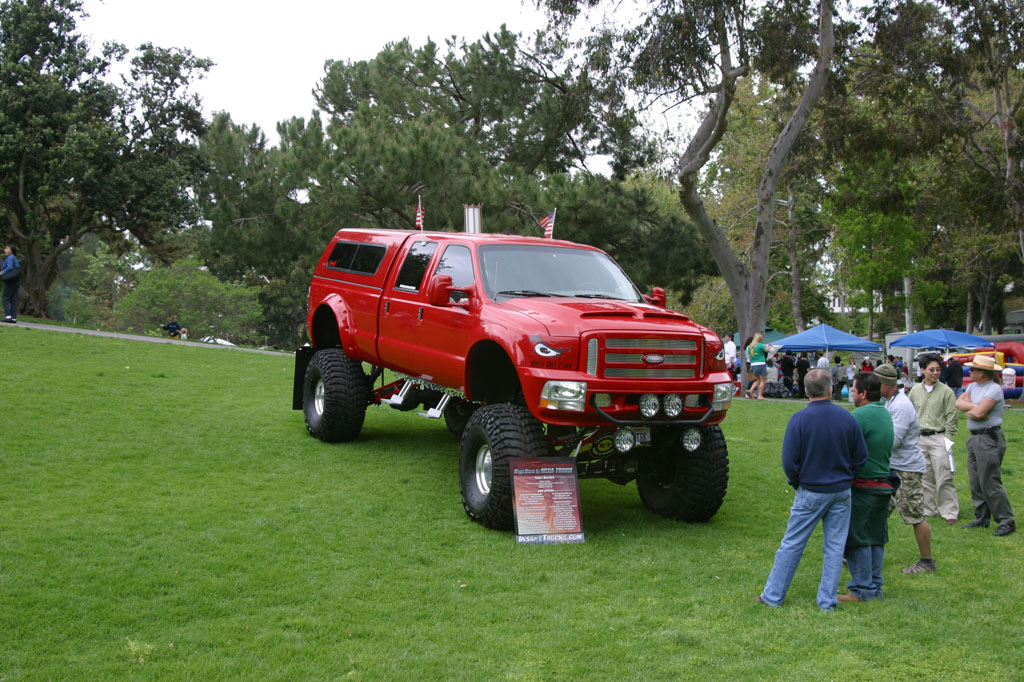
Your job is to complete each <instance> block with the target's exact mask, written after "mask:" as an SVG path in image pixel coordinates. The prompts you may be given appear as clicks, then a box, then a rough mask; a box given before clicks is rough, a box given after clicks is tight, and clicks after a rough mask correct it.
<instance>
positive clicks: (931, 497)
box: [907, 353, 960, 525]
mask: <svg viewBox="0 0 1024 682" xmlns="http://www.w3.org/2000/svg"><path fill="white" fill-rule="evenodd" d="M919 362H920V365H921V367H923V368H924V382H923V383H920V384H914V387H913V388H912V389H910V393H909V394H908V395H907V397H908V398H909V399H910V402H911V403H912V404H913V405H914V409H915V410H916V411H917V421H918V424H920V426H921V439H920V440H919V441H918V444H919V445H920V447H921V452H922V453H923V454H924V459H925V464H926V465H927V470H926V471H925V473H924V514H925V516H935V515H936V514H938V515H939V516H941V517H942V518H943V519H945V521H946V523H947V524H948V525H954V524H955V523H956V522H957V519H958V518H959V516H960V499H959V498H958V497H957V494H956V485H954V483H953V467H952V463H953V452H952V450H950V449H948V448H947V447H946V439H947V438H948V439H949V440H953V436H955V435H956V431H957V418H958V417H959V416H960V413H959V412H958V411H957V409H956V394H955V393H954V392H953V389H951V388H950V387H949V386H947V385H946V384H944V383H942V382H940V381H939V376H940V375H941V374H942V358H941V357H939V356H938V355H937V354H935V353H929V354H927V355H923V356H921V359H920V361H919Z"/></svg>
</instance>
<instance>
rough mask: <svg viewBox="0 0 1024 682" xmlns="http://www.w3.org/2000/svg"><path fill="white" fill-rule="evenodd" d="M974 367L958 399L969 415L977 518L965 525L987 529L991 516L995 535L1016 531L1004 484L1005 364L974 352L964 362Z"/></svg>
mask: <svg viewBox="0 0 1024 682" xmlns="http://www.w3.org/2000/svg"><path fill="white" fill-rule="evenodd" d="M964 366H965V367H968V368H969V369H970V370H971V383H970V384H969V385H968V386H967V389H966V390H965V391H964V393H963V395H961V396H960V397H959V398H957V401H956V409H958V410H960V411H961V412H963V413H964V414H966V415H967V428H968V429H969V430H970V432H971V435H970V436H969V437H968V438H967V475H968V476H969V477H970V479H971V501H972V502H973V503H974V521H972V522H970V523H968V524H966V525H965V526H964V528H988V524H989V519H990V518H994V519H995V520H996V524H997V527H996V532H995V535H996V536H1003V535H1009V534H1010V533H1013V532H1014V531H1016V530H1017V526H1016V525H1015V524H1014V522H1013V509H1011V508H1010V499H1009V498H1008V497H1007V495H1006V488H1004V487H1003V475H1002V470H1001V467H1002V465H1003V455H1004V454H1006V436H1005V435H1003V407H1004V400H1003V387H1002V386H1001V385H1000V383H999V382H998V381H996V380H995V379H996V372H1001V371H1002V369H1003V368H1002V367H1000V366H999V365H997V364H996V361H995V358H993V357H992V356H989V355H975V356H974V359H973V360H971V361H970V362H967V363H964Z"/></svg>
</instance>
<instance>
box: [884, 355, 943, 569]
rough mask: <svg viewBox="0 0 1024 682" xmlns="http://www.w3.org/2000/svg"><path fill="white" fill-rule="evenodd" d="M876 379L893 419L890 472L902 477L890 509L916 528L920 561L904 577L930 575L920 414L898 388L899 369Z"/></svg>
mask: <svg viewBox="0 0 1024 682" xmlns="http://www.w3.org/2000/svg"><path fill="white" fill-rule="evenodd" d="M875 376H877V377H878V378H879V380H881V382H882V399H883V400H884V401H885V409H886V410H888V411H889V414H890V415H891V416H892V428H893V443H892V458H891V459H890V460H889V468H890V469H891V470H892V471H894V472H896V474H897V475H899V477H900V487H899V488H898V489H897V490H896V494H895V495H894V496H893V498H892V502H891V506H890V509H896V510H898V511H899V513H900V516H901V517H902V518H903V523H905V524H907V525H908V526H913V527H914V538H915V539H916V540H917V548H918V550H919V551H920V554H921V559H920V560H919V561H918V562H917V563H914V564H911V565H910V566H907V567H906V568H904V569H903V572H904V573H929V572H932V571H934V570H935V559H934V558H932V529H931V526H929V525H928V521H927V520H926V519H925V516H924V473H925V471H927V470H928V465H927V463H926V462H925V459H924V455H923V454H921V448H920V447H918V440H919V439H920V437H921V427H920V425H919V424H918V421H917V410H915V409H914V405H913V403H911V402H910V399H909V398H907V395H906V394H905V393H904V392H903V391H901V390H900V387H899V386H897V381H899V378H900V375H899V372H897V371H896V368H895V367H894V366H893V365H891V364H889V363H885V364H883V365H879V366H878V367H876V368H875Z"/></svg>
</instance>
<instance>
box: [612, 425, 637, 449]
mask: <svg viewBox="0 0 1024 682" xmlns="http://www.w3.org/2000/svg"><path fill="white" fill-rule="evenodd" d="M634 445H636V435H635V434H634V433H633V431H632V430H631V429H619V430H618V431H616V432H615V449H616V450H618V451H619V452H623V453H625V452H629V451H630V450H632V449H633V446H634Z"/></svg>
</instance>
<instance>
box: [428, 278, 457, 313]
mask: <svg viewBox="0 0 1024 682" xmlns="http://www.w3.org/2000/svg"><path fill="white" fill-rule="evenodd" d="M451 288H452V276H451V275H434V276H433V277H432V278H431V279H430V284H428V285H427V301H428V302H429V303H430V305H437V306H446V305H448V303H449V298H448V297H449V296H450V290H451Z"/></svg>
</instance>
